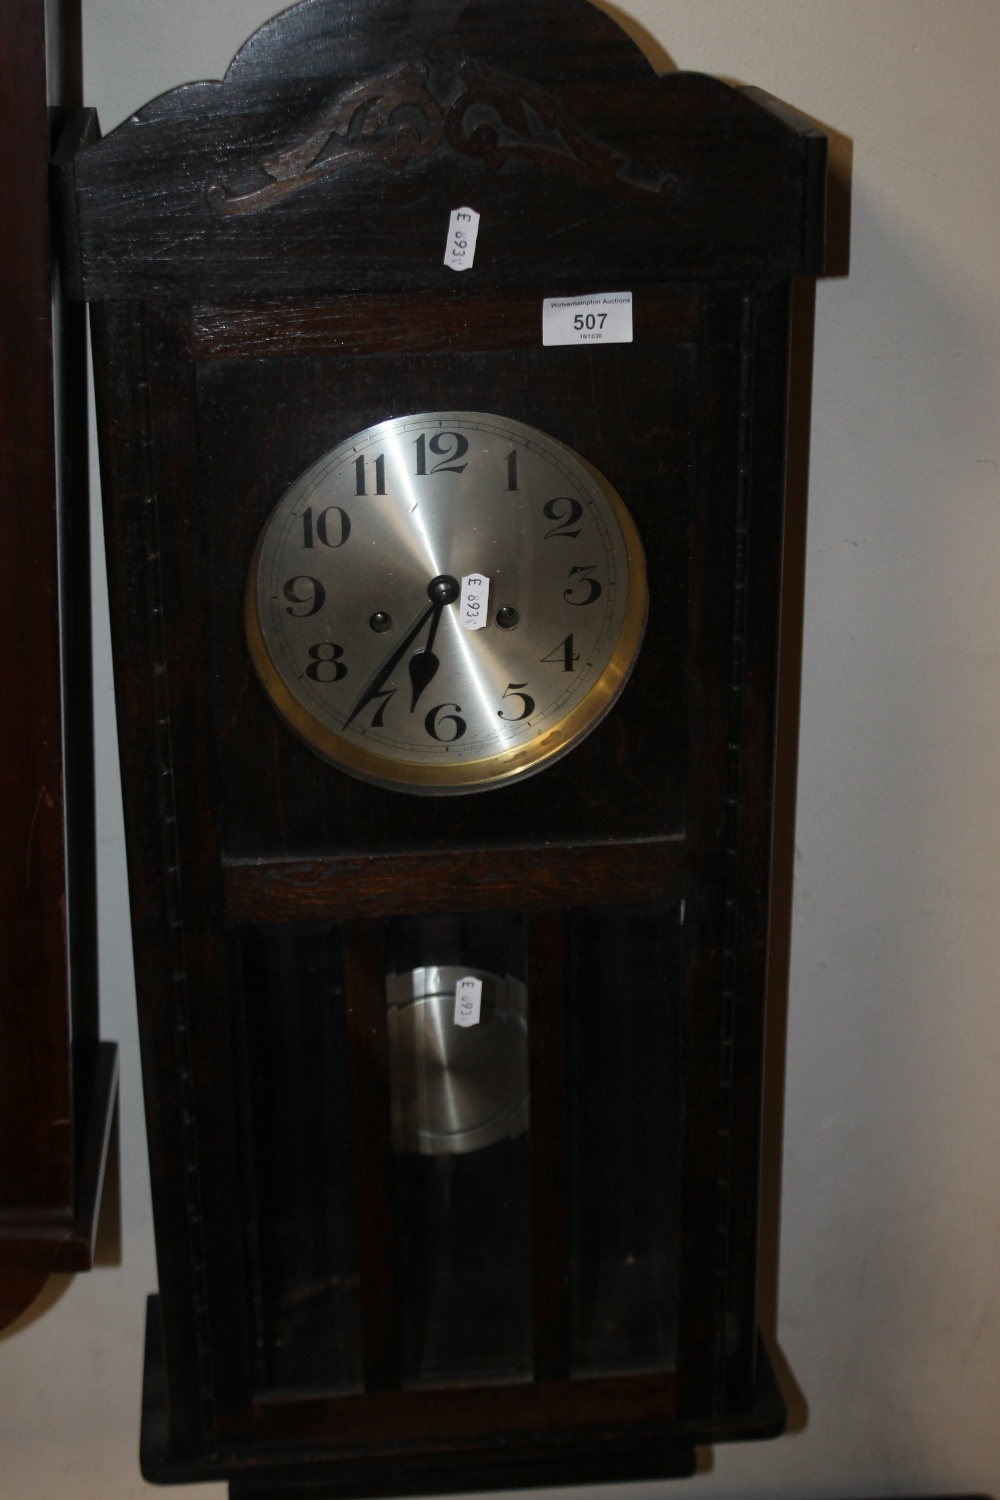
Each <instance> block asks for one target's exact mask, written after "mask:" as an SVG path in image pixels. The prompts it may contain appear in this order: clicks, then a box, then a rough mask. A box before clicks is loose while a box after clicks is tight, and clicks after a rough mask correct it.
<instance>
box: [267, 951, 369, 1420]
mask: <svg viewBox="0 0 1000 1500" xmlns="http://www.w3.org/2000/svg"><path fill="white" fill-rule="evenodd" d="M238 957H239V960H240V970H241V973H242V990H243V1014H244V1037H245V1046H246V1068H247V1074H248V1079H249V1098H250V1119H249V1122H248V1135H249V1141H250V1164H249V1167H250V1172H249V1175H250V1180H251V1184H252V1188H253V1193H254V1197H255V1207H256V1213H255V1215H254V1219H255V1227H256V1233H255V1234H254V1235H253V1246H252V1248H253V1250H254V1251H255V1257H254V1258H255V1261H256V1272H257V1274H256V1291H255V1314H256V1324H257V1364H258V1369H257V1378H258V1381H259V1382H260V1384H261V1385H263V1386H264V1387H265V1388H275V1387H278V1388H283V1389H288V1388H309V1389H320V1390H327V1391H343V1392H346V1391H352V1390H358V1389H360V1388H361V1382H362V1372H361V1323H360V1300H359V1279H358V1252H357V1243H356V1228H355V1209H354V1177H353V1162H352V1151H351V1110H350V1096H349V1082H348V1070H347V1031H346V1016H345V1011H344V994H343V951H342V946H341V941H340V934H339V931H338V929H337V927H336V926H335V925H332V924H311V923H310V924H296V925H294V926H293V925H276V926H267V927H256V928H252V929H248V930H246V931H244V932H243V933H242V934H241V935H240V937H239V940H238Z"/></svg>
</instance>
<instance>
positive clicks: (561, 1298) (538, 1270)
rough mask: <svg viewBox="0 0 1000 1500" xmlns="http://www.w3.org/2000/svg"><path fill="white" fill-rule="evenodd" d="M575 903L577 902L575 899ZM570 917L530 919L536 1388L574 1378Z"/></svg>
mask: <svg viewBox="0 0 1000 1500" xmlns="http://www.w3.org/2000/svg"><path fill="white" fill-rule="evenodd" d="M567 899H572V897H568V898H567ZM567 1036H568V1033H567V1016H566V917H565V913H564V912H562V911H557V912H544V913H543V912H540V913H537V914H535V915H533V916H530V917H529V918H528V1055H529V1059H530V1072H531V1296H532V1313H533V1345H534V1357H535V1380H536V1381H561V1380H562V1381H564V1380H566V1378H567V1376H568V1375H569V1319H570V1267H569V1238H570V1203H569V1172H568V1170H567V1163H568V1162H569V1151H570V1145H569V1082H568V1050H569V1049H568V1041H567Z"/></svg>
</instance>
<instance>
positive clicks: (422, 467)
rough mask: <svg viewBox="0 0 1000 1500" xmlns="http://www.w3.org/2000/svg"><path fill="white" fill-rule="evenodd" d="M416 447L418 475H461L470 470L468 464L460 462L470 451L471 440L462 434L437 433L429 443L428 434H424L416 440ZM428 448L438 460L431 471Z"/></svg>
mask: <svg viewBox="0 0 1000 1500" xmlns="http://www.w3.org/2000/svg"><path fill="white" fill-rule="evenodd" d="M414 446H415V447H416V450H417V473H418V474H427V473H431V474H461V473H462V471H463V469H467V468H468V464H460V463H459V462H458V460H459V459H460V458H463V457H464V456H465V454H466V453H468V451H469V439H468V438H467V437H463V436H462V434H461V433H460V432H435V433H434V435H433V437H432V438H431V440H430V442H429V443H428V441H427V435H426V433H423V432H422V433H421V434H420V436H419V437H418V438H416V439H415V440H414ZM428 448H429V449H430V450H431V452H432V453H433V454H435V455H436V457H437V459H438V462H437V463H436V464H434V465H433V467H432V468H431V469H430V470H428V468H427V450H428Z"/></svg>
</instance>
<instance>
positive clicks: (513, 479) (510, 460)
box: [507, 448, 517, 490]
mask: <svg viewBox="0 0 1000 1500" xmlns="http://www.w3.org/2000/svg"><path fill="white" fill-rule="evenodd" d="M507 488H508V489H509V490H516V489H517V449H516V448H512V449H511V450H510V452H509V453H508V454H507Z"/></svg>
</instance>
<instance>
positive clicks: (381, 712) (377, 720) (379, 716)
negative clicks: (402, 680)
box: [368, 688, 396, 729]
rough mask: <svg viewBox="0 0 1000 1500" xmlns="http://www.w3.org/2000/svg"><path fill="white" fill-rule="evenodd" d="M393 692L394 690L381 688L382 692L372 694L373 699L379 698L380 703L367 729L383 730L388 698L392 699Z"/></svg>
mask: <svg viewBox="0 0 1000 1500" xmlns="http://www.w3.org/2000/svg"><path fill="white" fill-rule="evenodd" d="M395 691H396V689H395V688H383V690H382V692H380V693H373V694H372V697H373V698H381V700H382V701H381V703H380V704H379V706H378V708H377V709H376V710H375V712H374V713H373V714H372V721H371V723H370V724H369V726H368V728H369V729H384V728H385V711H386V709H387V708H388V706H389V700H390V698H392V696H393V694H394V693H395Z"/></svg>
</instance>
